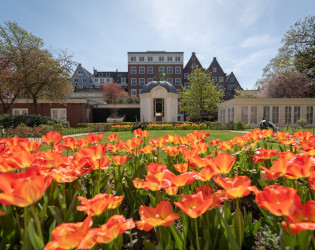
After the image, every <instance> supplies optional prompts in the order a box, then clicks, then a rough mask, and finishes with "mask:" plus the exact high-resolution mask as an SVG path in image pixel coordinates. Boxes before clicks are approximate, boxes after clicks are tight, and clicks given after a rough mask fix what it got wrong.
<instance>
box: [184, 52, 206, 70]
mask: <svg viewBox="0 0 315 250" xmlns="http://www.w3.org/2000/svg"><path fill="white" fill-rule="evenodd" d="M193 63H195V64H196V66H198V67H199V68H202V65H201V63H200V62H199V60H198V58H197V56H196V53H195V52H192V55H191V57H190V59H189V60H188V62H187V64H186V66H185V67H184V72H191V71H192V64H193Z"/></svg>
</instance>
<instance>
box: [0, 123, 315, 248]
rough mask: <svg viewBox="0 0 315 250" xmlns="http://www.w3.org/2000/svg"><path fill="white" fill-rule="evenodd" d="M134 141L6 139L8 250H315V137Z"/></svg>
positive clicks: (0, 233)
mask: <svg viewBox="0 0 315 250" xmlns="http://www.w3.org/2000/svg"><path fill="white" fill-rule="evenodd" d="M133 135H134V137H132V138H131V139H127V140H124V141H123V140H121V139H120V138H119V136H118V135H117V134H115V133H112V134H110V135H109V136H108V137H107V138H103V137H104V135H103V134H97V135H94V134H88V136H87V137H86V138H84V137H82V138H73V137H66V138H63V136H62V135H60V134H59V133H58V132H49V133H47V134H46V135H44V136H42V140H43V143H42V142H36V141H29V140H28V139H26V138H18V137H13V138H9V139H1V140H0V204H1V205H0V249H27V250H28V249H46V250H48V249H115V250H116V249H149V250H151V249H152V250H153V249H168V250H171V249H180V250H181V249H197V250H200V249H203V250H207V249H315V234H314V230H315V135H314V134H312V133H311V132H304V131H300V132H296V133H294V134H289V133H284V132H278V133H276V134H274V133H273V131H272V130H258V129H254V130H252V131H251V132H250V133H247V134H243V135H240V136H239V135H237V136H235V137H234V138H233V139H231V140H228V141H223V140H221V139H219V138H218V139H212V140H209V138H208V137H209V132H204V131H197V130H195V131H193V132H192V133H187V134H186V135H182V136H179V135H170V134H166V135H165V136H161V137H155V138H154V137H152V136H150V132H148V131H147V130H144V131H142V130H141V129H137V130H135V131H134V132H133ZM104 141H105V143H104ZM42 144H46V148H47V150H41V149H40V148H41V146H42Z"/></svg>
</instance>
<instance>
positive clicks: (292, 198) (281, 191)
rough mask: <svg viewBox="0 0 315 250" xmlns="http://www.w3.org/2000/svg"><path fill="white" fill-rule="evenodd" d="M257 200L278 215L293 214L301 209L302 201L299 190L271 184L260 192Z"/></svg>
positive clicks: (262, 206) (263, 206)
mask: <svg viewBox="0 0 315 250" xmlns="http://www.w3.org/2000/svg"><path fill="white" fill-rule="evenodd" d="M255 199H256V201H257V203H258V205H259V206H260V207H261V208H264V209H267V210H269V211H270V212H271V213H272V214H274V215H276V216H283V215H285V216H288V215H291V214H292V213H293V212H294V211H295V210H296V209H301V207H302V203H301V199H300V197H299V196H298V195H297V190H296V189H293V188H286V187H283V186H281V185H271V186H267V187H265V188H264V190H263V191H260V192H258V194H257V195H256V198H255Z"/></svg>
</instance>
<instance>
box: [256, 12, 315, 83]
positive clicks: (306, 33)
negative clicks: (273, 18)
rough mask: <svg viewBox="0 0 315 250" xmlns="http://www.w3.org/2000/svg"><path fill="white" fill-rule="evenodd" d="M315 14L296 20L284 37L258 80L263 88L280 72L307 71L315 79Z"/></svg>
mask: <svg viewBox="0 0 315 250" xmlns="http://www.w3.org/2000/svg"><path fill="white" fill-rule="evenodd" d="M314 27H315V16H308V17H306V18H305V19H304V20H300V21H298V22H296V23H295V24H294V25H293V26H291V27H290V29H289V30H288V31H287V32H286V34H285V35H284V37H283V38H282V43H283V45H282V46H281V47H280V48H279V51H278V54H277V55H276V56H275V57H274V58H272V59H271V60H270V62H269V63H268V64H267V65H266V67H265V68H264V69H263V74H262V78H261V79H259V80H258V81H257V82H256V87H257V88H261V87H262V86H263V85H264V84H265V83H266V82H268V81H269V80H270V79H271V78H273V76H274V75H277V74H278V73H279V72H288V71H294V72H300V73H306V74H307V75H308V76H309V77H311V78H313V79H315V28H314Z"/></svg>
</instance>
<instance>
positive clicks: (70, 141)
mask: <svg viewBox="0 0 315 250" xmlns="http://www.w3.org/2000/svg"><path fill="white" fill-rule="evenodd" d="M63 146H64V148H65V149H68V150H72V151H75V150H79V149H80V148H81V146H82V141H80V140H75V139H74V138H73V137H70V136H69V137H66V138H64V139H63Z"/></svg>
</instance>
